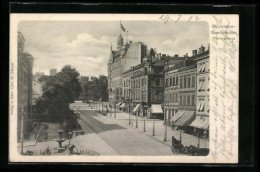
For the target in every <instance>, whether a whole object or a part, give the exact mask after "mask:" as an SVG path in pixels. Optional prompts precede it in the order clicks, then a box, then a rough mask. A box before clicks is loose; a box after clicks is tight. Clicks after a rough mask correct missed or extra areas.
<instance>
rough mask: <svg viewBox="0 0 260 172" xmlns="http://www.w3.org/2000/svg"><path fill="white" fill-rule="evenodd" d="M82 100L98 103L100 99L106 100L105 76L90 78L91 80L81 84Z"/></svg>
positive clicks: (106, 82) (106, 84)
mask: <svg viewBox="0 0 260 172" xmlns="http://www.w3.org/2000/svg"><path fill="white" fill-rule="evenodd" d="M81 86H82V92H81V99H82V100H88V99H89V100H94V101H99V100H100V98H101V100H102V101H107V100H108V92H107V87H108V81H107V76H104V75H100V76H99V78H97V77H91V80H90V81H88V82H82V83H81Z"/></svg>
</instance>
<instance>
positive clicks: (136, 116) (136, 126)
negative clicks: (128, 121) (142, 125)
mask: <svg viewBox="0 0 260 172" xmlns="http://www.w3.org/2000/svg"><path fill="white" fill-rule="evenodd" d="M135 117H136V126H135V127H136V128H138V118H137V114H136V115H135Z"/></svg>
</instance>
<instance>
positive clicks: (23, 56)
mask: <svg viewBox="0 0 260 172" xmlns="http://www.w3.org/2000/svg"><path fill="white" fill-rule="evenodd" d="M17 39H18V46H17V47H18V50H17V51H18V77H17V79H18V80H17V83H18V112H17V114H18V115H17V120H18V121H17V138H18V141H19V140H20V139H21V129H22V128H21V127H22V126H21V123H22V119H23V131H24V137H25V138H26V137H28V136H29V134H30V131H31V129H32V120H31V117H32V103H33V91H32V90H33V89H32V79H33V75H32V67H33V57H32V56H31V55H30V54H28V53H25V52H24V44H25V39H24V37H23V35H22V33H21V32H18V38H17ZM22 111H23V118H22Z"/></svg>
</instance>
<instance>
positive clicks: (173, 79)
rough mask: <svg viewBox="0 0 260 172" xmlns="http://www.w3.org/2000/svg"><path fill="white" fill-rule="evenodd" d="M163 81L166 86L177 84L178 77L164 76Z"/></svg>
mask: <svg viewBox="0 0 260 172" xmlns="http://www.w3.org/2000/svg"><path fill="white" fill-rule="evenodd" d="M165 82H166V87H169V86H177V85H178V77H177V76H176V77H171V78H166V79H165Z"/></svg>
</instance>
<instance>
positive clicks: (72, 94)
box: [35, 65, 81, 121]
mask: <svg viewBox="0 0 260 172" xmlns="http://www.w3.org/2000/svg"><path fill="white" fill-rule="evenodd" d="M78 76H79V73H78V72H77V71H76V69H75V68H72V67H71V66H70V65H66V66H64V67H63V68H62V70H61V71H60V72H58V73H57V74H56V75H54V76H44V77H41V78H40V81H41V82H42V83H43V86H42V91H43V94H42V97H41V98H39V99H38V100H37V101H36V106H35V109H36V111H38V112H40V113H45V114H48V115H51V116H52V117H54V118H56V119H58V120H60V121H62V120H63V119H64V117H65V116H67V115H71V114H72V112H71V111H70V110H69V104H70V103H73V102H74V101H75V99H76V98H78V97H79V95H80V92H81V86H80V83H79V81H78Z"/></svg>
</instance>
